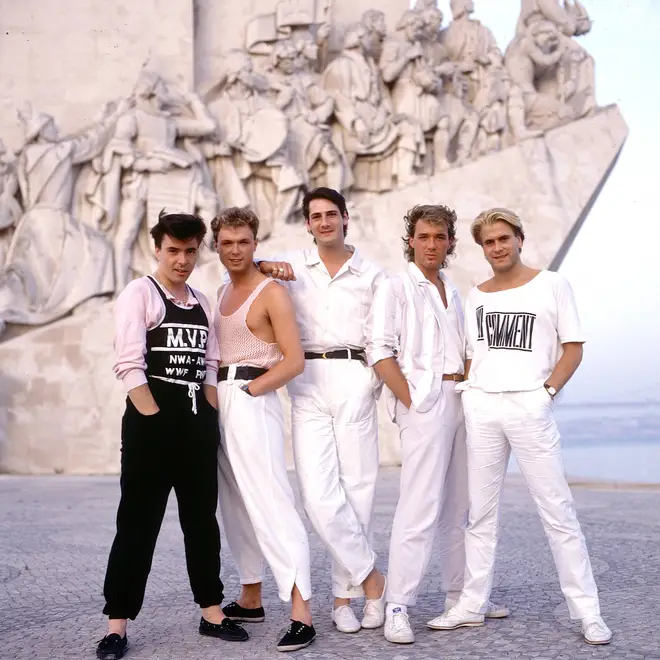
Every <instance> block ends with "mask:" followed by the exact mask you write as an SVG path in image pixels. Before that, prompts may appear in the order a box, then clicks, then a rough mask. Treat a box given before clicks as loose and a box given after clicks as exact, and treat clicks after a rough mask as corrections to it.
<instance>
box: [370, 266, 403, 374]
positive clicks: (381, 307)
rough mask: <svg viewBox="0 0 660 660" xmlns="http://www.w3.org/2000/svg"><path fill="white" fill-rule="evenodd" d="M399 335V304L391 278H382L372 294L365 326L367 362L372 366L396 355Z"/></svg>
mask: <svg viewBox="0 0 660 660" xmlns="http://www.w3.org/2000/svg"><path fill="white" fill-rule="evenodd" d="M400 336H401V306H400V304H399V297H398V295H397V292H396V288H395V286H394V280H393V279H392V278H389V277H388V278H384V279H383V280H382V281H381V282H380V284H379V285H378V287H377V288H376V292H375V294H374V298H373V301H372V303H371V309H370V310H369V314H368V316H367V324H366V328H365V350H366V353H367V362H368V363H369V366H373V365H374V364H376V363H377V362H380V361H381V360H386V359H387V358H391V357H396V355H397V353H398V350H399V341H400Z"/></svg>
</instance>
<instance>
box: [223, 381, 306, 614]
mask: <svg viewBox="0 0 660 660" xmlns="http://www.w3.org/2000/svg"><path fill="white" fill-rule="evenodd" d="M244 382H245V381H238V380H237V381H234V380H228V381H224V382H219V383H218V402H219V411H220V434H221V442H220V448H219V451H218V495H219V500H220V513H221V515H222V519H223V522H224V527H225V537H226V539H227V543H228V544H229V549H230V550H231V553H232V556H233V557H234V561H235V562H236V564H237V566H238V571H239V575H240V579H241V584H255V583H258V582H262V581H263V576H264V557H265V559H266V561H267V562H268V565H269V566H270V569H271V571H272V573H273V576H274V578H275V582H276V583H277V588H278V592H279V596H280V598H281V599H282V600H283V601H285V602H287V601H289V600H291V590H292V589H293V586H294V585H296V586H297V587H298V590H299V591H300V594H301V596H302V597H303V599H304V600H309V599H310V598H311V595H312V586H311V577H310V558H309V543H308V537H307V530H306V529H305V526H304V524H303V522H302V520H301V518H300V516H299V515H298V512H297V511H296V506H295V499H294V495H293V491H292V489H291V484H290V483H289V478H288V476H287V469H286V459H285V455H284V417H283V414H282V406H281V404H280V400H279V398H278V395H277V393H276V392H269V393H268V394H264V395H262V396H256V397H252V396H250V395H249V394H247V393H245V392H243V391H242V390H241V389H240V387H239V386H240V385H242V384H243V383H244Z"/></svg>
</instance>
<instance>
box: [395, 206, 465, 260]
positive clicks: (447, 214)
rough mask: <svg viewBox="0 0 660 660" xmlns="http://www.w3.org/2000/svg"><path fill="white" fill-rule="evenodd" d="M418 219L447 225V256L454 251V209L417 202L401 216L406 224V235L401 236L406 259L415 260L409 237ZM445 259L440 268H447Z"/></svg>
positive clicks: (413, 231) (433, 223) (412, 236)
mask: <svg viewBox="0 0 660 660" xmlns="http://www.w3.org/2000/svg"><path fill="white" fill-rule="evenodd" d="M420 220H424V222H428V223H429V224H431V225H436V226H437V225H442V224H444V225H445V226H446V227H447V234H448V235H449V249H448V250H447V256H448V257H450V256H452V255H453V254H454V252H455V251H456V211H454V210H453V209H450V208H449V207H448V206H443V205H442V204H418V205H417V206H413V207H412V208H411V209H410V211H408V213H406V215H405V216H404V218H403V221H404V223H405V226H406V235H405V236H402V237H401V240H402V241H403V252H404V254H405V256H406V259H407V260H408V261H411V262H412V261H415V250H413V248H412V247H410V239H411V238H414V236H415V227H417V223H418V222H419V221H420ZM447 265H448V263H447V260H446V259H445V260H444V261H443V262H442V266H441V268H447Z"/></svg>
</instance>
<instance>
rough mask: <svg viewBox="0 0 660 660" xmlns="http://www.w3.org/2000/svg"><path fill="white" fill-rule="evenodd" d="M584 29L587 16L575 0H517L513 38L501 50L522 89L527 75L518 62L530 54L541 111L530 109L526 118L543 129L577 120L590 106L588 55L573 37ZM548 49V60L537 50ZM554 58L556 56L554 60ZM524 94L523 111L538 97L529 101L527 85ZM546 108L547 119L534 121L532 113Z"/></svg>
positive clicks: (591, 70) (592, 101) (591, 83)
mask: <svg viewBox="0 0 660 660" xmlns="http://www.w3.org/2000/svg"><path fill="white" fill-rule="evenodd" d="M550 25H552V26H553V27H554V30H553V29H552V28H551V27H550ZM590 29H591V20H590V19H589V15H588V14H587V12H586V10H585V8H584V7H583V6H582V5H581V4H580V3H579V2H578V0H574V1H573V2H571V1H570V0H568V1H567V2H564V3H563V6H562V4H560V3H559V0H523V2H522V6H521V10H520V17H519V19H518V24H517V28H516V37H515V38H514V40H513V41H512V43H511V44H510V45H509V48H508V49H507V60H508V62H509V63H508V64H507V67H508V68H509V71H510V72H511V74H512V77H514V78H515V79H516V80H520V81H523V82H521V83H520V84H521V85H522V86H523V89H525V83H526V81H527V80H528V78H529V74H528V72H527V69H528V66H526V65H525V64H524V61H525V59H526V57H529V58H532V59H533V60H534V62H535V64H536V66H537V71H536V72H535V78H534V88H535V91H536V92H537V93H538V94H540V95H541V96H540V98H541V99H543V101H544V102H545V103H544V109H543V112H542V113H539V112H538V109H536V110H534V109H532V111H531V115H532V121H531V122H529V123H531V124H534V123H536V124H537V125H539V126H541V127H542V128H547V127H549V126H554V125H557V124H559V123H563V122H566V121H571V120H573V119H579V118H580V117H584V116H587V115H589V114H591V113H592V112H593V111H594V110H595V108H596V97H595V82H594V77H595V74H594V62H593V58H592V57H591V56H590V55H589V54H588V53H587V52H586V51H585V50H584V48H583V47H582V46H581V45H580V44H579V43H578V42H577V40H576V39H575V38H574V37H576V36H579V35H581V34H585V33H587V32H588V31H589V30H590ZM534 44H536V46H537V48H534ZM550 48H551V49H552V53H551V57H550V58H549V59H548V58H544V57H543V56H542V55H539V54H538V51H539V50H540V51H542V53H543V54H544V55H546V56H548V55H550V53H549V52H547V51H548V50H549V49H550ZM509 52H511V54H510V55H509V54H508V53H509ZM555 57H558V60H557V61H556V62H554V59H555ZM550 62H552V63H551V64H550ZM526 94H527V97H528V98H527V100H526V105H527V106H528V112H529V105H530V103H532V107H533V106H534V105H535V104H536V105H538V102H539V99H538V98H536V99H534V101H533V102H532V101H531V100H530V98H531V97H530V94H531V92H530V91H529V90H528V89H527V90H526ZM551 99H554V105H555V109H554V113H553V111H551V110H550V111H549V110H548V108H547V107H546V106H547V104H548V103H550V100H551ZM548 111H549V112H550V114H551V115H552V118H550V117H546V118H545V119H543V120H539V118H538V116H537V115H538V114H545V113H546V112H548Z"/></svg>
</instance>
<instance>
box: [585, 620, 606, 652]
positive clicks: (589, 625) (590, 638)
mask: <svg viewBox="0 0 660 660" xmlns="http://www.w3.org/2000/svg"><path fill="white" fill-rule="evenodd" d="M582 634H583V635H584V641H585V642H586V643H587V644H594V645H596V644H609V643H610V642H611V641H612V631H611V630H610V629H609V628H608V627H607V626H606V625H605V621H603V619H602V618H601V617H599V616H598V617H593V618H590V619H582Z"/></svg>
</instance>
